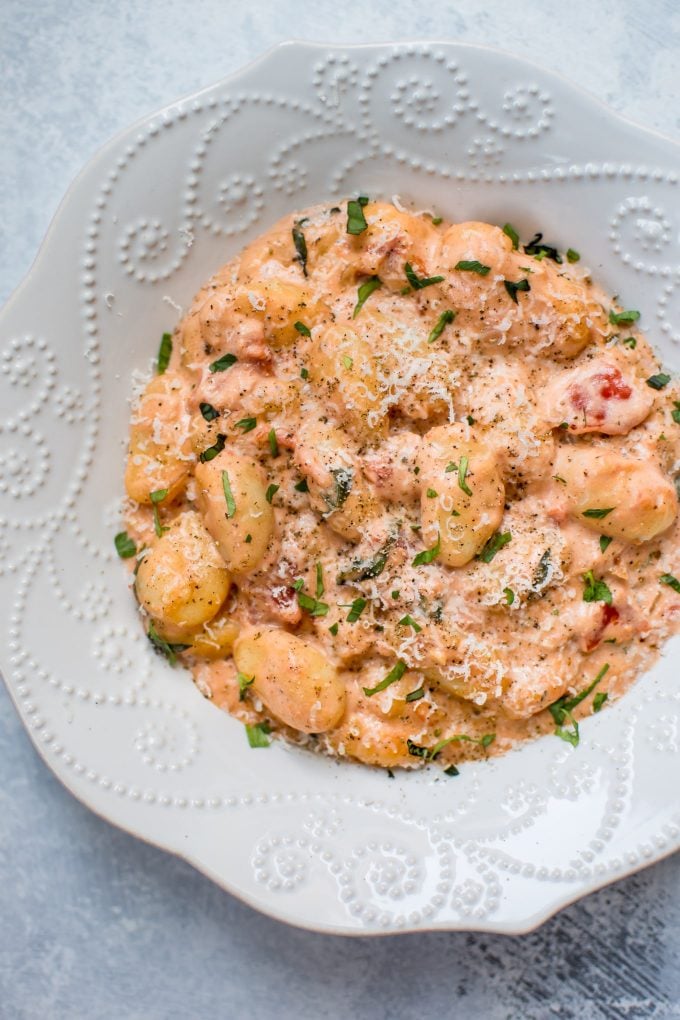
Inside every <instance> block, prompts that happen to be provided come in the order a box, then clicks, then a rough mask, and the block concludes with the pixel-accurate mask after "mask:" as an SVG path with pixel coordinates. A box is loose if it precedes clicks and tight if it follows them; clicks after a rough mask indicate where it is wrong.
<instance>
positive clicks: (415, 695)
mask: <svg viewBox="0 0 680 1020" xmlns="http://www.w3.org/2000/svg"><path fill="white" fill-rule="evenodd" d="M424 697H425V688H424V687H418V688H417V690H415V691H411V693H410V694H407V695H406V699H405V700H406V701H420V699H421V698H424Z"/></svg>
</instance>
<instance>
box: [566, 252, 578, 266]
mask: <svg viewBox="0 0 680 1020" xmlns="http://www.w3.org/2000/svg"><path fill="white" fill-rule="evenodd" d="M580 261H581V255H580V253H579V252H577V251H576V249H575V248H567V262H569V263H571V264H572V265H573V263H574V262H580Z"/></svg>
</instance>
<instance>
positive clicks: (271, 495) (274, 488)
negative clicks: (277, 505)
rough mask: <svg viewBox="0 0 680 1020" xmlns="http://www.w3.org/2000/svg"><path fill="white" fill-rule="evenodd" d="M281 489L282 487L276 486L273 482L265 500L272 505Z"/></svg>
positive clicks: (268, 488) (268, 487) (269, 486)
mask: <svg viewBox="0 0 680 1020" xmlns="http://www.w3.org/2000/svg"><path fill="white" fill-rule="evenodd" d="M280 488H281V486H280V485H274V483H273V482H272V484H271V485H268V486H267V491H266V492H265V494H264V498H265V499H266V500H267V502H268V503H271V501H272V500H273V498H274V496H275V495H276V493H277V492H278V491H279V489H280Z"/></svg>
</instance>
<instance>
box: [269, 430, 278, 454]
mask: <svg viewBox="0 0 680 1020" xmlns="http://www.w3.org/2000/svg"><path fill="white" fill-rule="evenodd" d="M267 440H268V442H269V452H270V453H271V455H272V457H278V455H279V453H280V450H279V443H278V440H277V438H276V432H275V431H274V429H270V430H269V435H268V436H267Z"/></svg>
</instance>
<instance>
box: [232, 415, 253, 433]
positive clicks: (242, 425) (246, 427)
mask: <svg viewBox="0 0 680 1020" xmlns="http://www.w3.org/2000/svg"><path fill="white" fill-rule="evenodd" d="M256 426H257V418H241V420H240V421H237V422H236V424H235V426H234V428H237V429H242V430H243V432H244V434H245V433H246V432H252V431H253V429H254V428H255V427H256Z"/></svg>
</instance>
